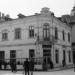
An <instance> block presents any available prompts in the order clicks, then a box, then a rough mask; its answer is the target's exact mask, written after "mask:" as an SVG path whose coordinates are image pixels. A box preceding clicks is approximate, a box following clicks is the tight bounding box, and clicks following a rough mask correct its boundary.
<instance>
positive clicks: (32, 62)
mask: <svg viewBox="0 0 75 75" xmlns="http://www.w3.org/2000/svg"><path fill="white" fill-rule="evenodd" d="M30 71H31V75H33V71H34V59H33V58H31V59H30Z"/></svg>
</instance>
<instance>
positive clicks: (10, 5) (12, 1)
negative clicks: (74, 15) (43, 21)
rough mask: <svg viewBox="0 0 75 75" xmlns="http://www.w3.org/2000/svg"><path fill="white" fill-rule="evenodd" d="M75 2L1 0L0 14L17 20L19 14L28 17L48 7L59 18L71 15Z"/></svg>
mask: <svg viewBox="0 0 75 75" xmlns="http://www.w3.org/2000/svg"><path fill="white" fill-rule="evenodd" d="M74 4H75V0H0V12H1V13H4V14H5V15H7V14H9V15H10V17H12V18H16V17H17V15H18V14H19V13H22V14H24V15H26V16H28V15H33V14H34V13H40V11H41V8H43V7H48V8H50V11H52V12H54V14H55V16H57V17H59V16H61V15H64V14H70V12H71V10H72V8H73V6H74Z"/></svg>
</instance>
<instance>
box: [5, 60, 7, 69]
mask: <svg viewBox="0 0 75 75" xmlns="http://www.w3.org/2000/svg"><path fill="white" fill-rule="evenodd" d="M4 69H5V70H6V69H7V62H6V61H4Z"/></svg>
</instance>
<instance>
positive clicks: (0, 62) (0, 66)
mask: <svg viewBox="0 0 75 75" xmlns="http://www.w3.org/2000/svg"><path fill="white" fill-rule="evenodd" d="M1 69H2V61H1V60H0V70H1Z"/></svg>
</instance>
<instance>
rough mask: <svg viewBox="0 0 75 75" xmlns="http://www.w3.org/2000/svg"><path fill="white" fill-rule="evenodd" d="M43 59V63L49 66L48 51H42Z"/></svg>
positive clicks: (49, 51)
mask: <svg viewBox="0 0 75 75" xmlns="http://www.w3.org/2000/svg"><path fill="white" fill-rule="evenodd" d="M43 58H44V63H46V64H49V61H50V59H51V50H50V49H44V50H43Z"/></svg>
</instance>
